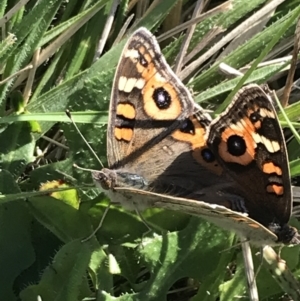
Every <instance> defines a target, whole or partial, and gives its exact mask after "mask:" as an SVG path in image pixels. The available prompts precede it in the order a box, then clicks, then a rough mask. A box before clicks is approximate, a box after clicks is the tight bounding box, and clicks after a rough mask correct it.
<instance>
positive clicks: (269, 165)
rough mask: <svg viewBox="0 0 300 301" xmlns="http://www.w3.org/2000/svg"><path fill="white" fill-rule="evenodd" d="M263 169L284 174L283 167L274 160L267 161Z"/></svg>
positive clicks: (279, 174)
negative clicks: (273, 161)
mask: <svg viewBox="0 0 300 301" xmlns="http://www.w3.org/2000/svg"><path fill="white" fill-rule="evenodd" d="M262 170H263V172H264V173H266V174H272V173H276V174H277V175H278V176H282V169H281V168H280V167H279V166H276V165H275V164H274V163H272V162H268V163H265V164H264V165H263V167H262Z"/></svg>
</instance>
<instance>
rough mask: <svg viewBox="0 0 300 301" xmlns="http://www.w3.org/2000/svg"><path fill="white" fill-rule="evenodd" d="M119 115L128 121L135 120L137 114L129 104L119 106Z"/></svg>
mask: <svg viewBox="0 0 300 301" xmlns="http://www.w3.org/2000/svg"><path fill="white" fill-rule="evenodd" d="M116 113H117V115H121V116H123V117H125V118H127V119H134V118H135V115H136V112H135V108H134V107H133V105H132V104H129V103H119V104H118V105H117V112H116Z"/></svg>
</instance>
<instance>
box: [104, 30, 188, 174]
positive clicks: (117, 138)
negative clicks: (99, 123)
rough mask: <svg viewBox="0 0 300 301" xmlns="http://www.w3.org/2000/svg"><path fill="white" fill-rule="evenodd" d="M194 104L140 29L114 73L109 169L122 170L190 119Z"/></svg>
mask: <svg viewBox="0 0 300 301" xmlns="http://www.w3.org/2000/svg"><path fill="white" fill-rule="evenodd" d="M193 110H194V102H193V99H192V96H191V94H190V92H189V91H188V89H187V88H186V87H185V86H184V85H183V84H182V83H181V82H180V80H179V79H178V78H177V76H176V75H175V74H174V72H173V71H172V70H171V68H170V67H169V65H168V64H167V62H166V60H165V58H164V57H163V55H162V54H161V51H160V48H159V45H158V43H157V41H156V39H155V37H154V36H153V35H152V34H151V33H150V32H149V31H148V30H147V29H145V28H140V29H138V30H137V31H136V32H135V33H134V34H133V35H132V36H131V37H130V38H129V40H128V42H127V44H126V46H125V47H124V49H123V52H122V55H121V59H120V61H119V64H118V66H117V70H116V73H115V78H114V84H113V89H112V95H111V101H110V116H109V126H108V141H107V150H108V163H109V166H110V167H112V168H115V167H119V166H124V165H125V164H126V163H127V162H128V161H130V160H131V158H128V156H131V157H132V156H134V157H135V158H137V157H138V156H139V155H140V154H141V153H143V152H144V151H145V149H147V148H149V147H152V145H154V144H155V143H157V141H159V140H161V139H163V137H165V136H167V135H168V134H169V133H170V132H171V131H172V130H174V129H175V128H176V127H178V125H179V124H180V122H181V121H182V120H184V119H185V118H187V117H188V116H190V115H191V114H192V113H193Z"/></svg>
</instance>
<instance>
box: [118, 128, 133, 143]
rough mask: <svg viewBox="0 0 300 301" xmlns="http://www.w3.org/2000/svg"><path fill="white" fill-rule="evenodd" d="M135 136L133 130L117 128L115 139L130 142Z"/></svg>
mask: <svg viewBox="0 0 300 301" xmlns="http://www.w3.org/2000/svg"><path fill="white" fill-rule="evenodd" d="M132 136H133V130H132V129H131V128H119V127H115V138H116V139H117V140H124V141H126V142H130V141H131V139H132Z"/></svg>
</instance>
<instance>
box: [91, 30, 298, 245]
mask: <svg viewBox="0 0 300 301" xmlns="http://www.w3.org/2000/svg"><path fill="white" fill-rule="evenodd" d="M107 156H108V165H109V168H103V169H102V170H101V171H93V172H92V176H93V179H94V182H95V183H96V185H97V186H98V187H100V188H102V189H104V190H106V192H107V194H108V196H109V198H110V199H111V201H112V203H120V204H122V206H124V207H125V208H127V209H131V210H132V209H135V208H137V209H139V210H142V209H144V208H146V207H160V208H167V209H171V210H178V211H181V212H185V213H189V214H193V215H197V216H200V217H203V218H205V219H207V220H209V221H211V222H214V223H215V224H217V225H219V226H220V227H222V228H225V229H229V230H234V231H235V232H236V233H238V234H240V235H241V236H243V237H244V238H246V239H249V240H250V241H251V242H252V243H253V244H257V245H267V244H268V245H274V244H277V243H292V244H298V243H299V242H300V240H299V234H298V232H297V230H296V229H294V228H292V227H290V226H289V225H288V224H287V223H288V220H289V218H290V215H291V183H290V180H289V169H288V159H287V153H286V148H285V142H284V137H283V134H282V131H281V128H280V125H279V121H278V117H277V115H276V111H275V109H274V107H273V105H272V101H271V99H270V98H269V96H268V95H267V94H266V93H265V92H264V91H263V90H262V89H261V88H260V87H259V86H258V85H254V84H252V85H248V86H246V87H244V88H242V89H241V90H240V91H239V92H238V93H237V94H236V95H235V97H234V99H233V101H232V103H231V105H230V106H229V107H228V108H227V110H226V111H225V112H223V113H222V114H220V116H219V117H217V118H216V119H215V120H212V119H211V117H210V116H209V115H208V114H207V113H205V112H204V110H203V109H202V108H201V107H200V106H198V105H197V104H195V103H194V101H193V98H192V96H191V94H190V92H189V91H188V89H187V88H186V87H185V86H184V85H183V83H182V82H181V81H180V80H179V79H178V77H177V76H176V75H175V74H174V72H173V71H172V70H171V68H170V66H169V65H168V64H167V62H166V60H165V59H164V57H163V56H162V54H161V50H160V48H159V45H158V43H157V41H156V39H155V38H154V36H152V34H151V33H150V32H149V31H148V30H147V29H145V28H140V29H138V30H137V31H136V32H134V33H133V35H132V36H131V37H130V38H129V39H128V41H127V44H126V45H125V47H124V49H123V52H122V54H121V58H120V61H119V64H118V66H117V71H116V73H115V78H114V83H113V88H112V95H111V101H110V108H109V121H108V130H107ZM253 185H255V187H253Z"/></svg>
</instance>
